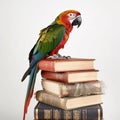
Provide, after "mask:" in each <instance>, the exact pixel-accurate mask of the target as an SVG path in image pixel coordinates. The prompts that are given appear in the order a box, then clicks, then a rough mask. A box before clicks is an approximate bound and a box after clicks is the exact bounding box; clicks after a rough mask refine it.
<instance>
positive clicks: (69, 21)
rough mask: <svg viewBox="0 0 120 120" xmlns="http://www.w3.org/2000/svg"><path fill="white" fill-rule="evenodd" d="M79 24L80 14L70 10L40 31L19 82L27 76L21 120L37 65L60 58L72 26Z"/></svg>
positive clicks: (27, 103) (33, 83) (28, 102)
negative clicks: (56, 57) (55, 57)
mask: <svg viewBox="0 0 120 120" xmlns="http://www.w3.org/2000/svg"><path fill="white" fill-rule="evenodd" d="M81 23H82V18H81V13H80V12H79V11H77V10H72V9H71V10H66V11H63V12H61V13H60V14H59V15H58V16H57V17H56V18H55V20H54V21H53V22H52V23H51V24H50V25H48V26H47V27H45V28H43V29H41V31H40V34H39V38H38V40H37V42H36V44H35V45H34V46H33V48H32V49H31V51H30V53H29V57H28V59H29V67H28V69H27V70H26V72H25V73H24V75H23V77H22V79H21V81H24V80H25V79H26V77H27V76H28V75H29V81H28V86H27V93H26V98H25V103H24V111H23V120H25V116H26V114H27V111H28V106H29V104H30V100H31V98H32V96H33V93H34V86H35V81H36V75H37V73H38V71H39V70H38V63H39V62H40V60H42V59H44V58H46V57H49V56H54V55H55V56H58V57H60V55H59V54H58V52H59V50H60V49H61V48H64V45H65V44H66V42H67V41H68V38H69V35H70V32H71V31H72V29H73V26H77V27H79V26H80V25H81Z"/></svg>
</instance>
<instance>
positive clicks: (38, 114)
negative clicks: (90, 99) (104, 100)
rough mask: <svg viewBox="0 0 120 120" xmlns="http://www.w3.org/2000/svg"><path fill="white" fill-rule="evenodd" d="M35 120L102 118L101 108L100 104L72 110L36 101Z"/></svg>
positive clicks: (96, 119) (91, 119)
mask: <svg viewBox="0 0 120 120" xmlns="http://www.w3.org/2000/svg"><path fill="white" fill-rule="evenodd" d="M34 119H35V120H102V119H103V110H102V107H101V105H100V104H98V105H93V106H86V107H81V108H77V109H72V110H63V109H60V108H57V107H54V106H51V105H47V104H44V103H41V102H38V103H37V105H36V106H35V108H34Z"/></svg>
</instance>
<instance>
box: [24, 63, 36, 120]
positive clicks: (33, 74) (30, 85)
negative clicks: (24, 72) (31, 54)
mask: <svg viewBox="0 0 120 120" xmlns="http://www.w3.org/2000/svg"><path fill="white" fill-rule="evenodd" d="M37 72H38V64H36V65H35V66H34V67H33V68H32V70H31V72H30V78H29V83H28V88H27V94H26V99H25V104H24V113H23V120H25V115H26V113H27V109H28V106H29V103H30V100H31V98H32V95H33V91H34V85H35V80H36V74H37Z"/></svg>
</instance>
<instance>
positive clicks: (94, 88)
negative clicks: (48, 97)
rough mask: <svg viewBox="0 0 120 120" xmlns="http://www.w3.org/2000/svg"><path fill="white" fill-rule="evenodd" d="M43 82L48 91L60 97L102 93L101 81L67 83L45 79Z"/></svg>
mask: <svg viewBox="0 0 120 120" xmlns="http://www.w3.org/2000/svg"><path fill="white" fill-rule="evenodd" d="M41 83H42V87H43V89H44V90H45V91H46V92H48V93H52V94H54V95H56V96H58V97H69V96H70V97H77V96H86V95H97V94H102V84H101V82H100V81H94V82H84V83H75V84H66V83H62V82H55V81H51V80H46V79H43V80H42V81H41Z"/></svg>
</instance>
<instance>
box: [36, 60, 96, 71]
mask: <svg viewBox="0 0 120 120" xmlns="http://www.w3.org/2000/svg"><path fill="white" fill-rule="evenodd" d="M94 60H95V59H82V58H81V59H80V58H70V59H43V60H41V61H40V62H39V64H38V68H39V69H40V70H44V71H51V72H63V71H76V70H90V69H94Z"/></svg>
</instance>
